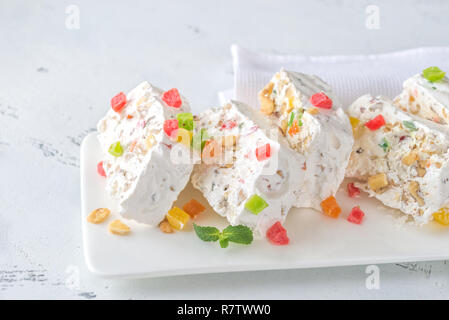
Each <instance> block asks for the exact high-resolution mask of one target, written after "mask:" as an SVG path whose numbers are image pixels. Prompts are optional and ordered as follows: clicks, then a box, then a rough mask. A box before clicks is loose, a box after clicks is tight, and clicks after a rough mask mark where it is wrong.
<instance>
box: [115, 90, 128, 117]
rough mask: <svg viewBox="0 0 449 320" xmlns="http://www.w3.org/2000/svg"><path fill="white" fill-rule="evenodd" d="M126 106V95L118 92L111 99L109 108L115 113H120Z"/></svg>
mask: <svg viewBox="0 0 449 320" xmlns="http://www.w3.org/2000/svg"><path fill="white" fill-rule="evenodd" d="M125 105H126V94H124V93H123V92H120V93H118V94H116V95H115V96H114V98H112V99H111V108H112V110H114V111H115V112H117V113H120V112H121V111H122V110H123V108H124V107H125Z"/></svg>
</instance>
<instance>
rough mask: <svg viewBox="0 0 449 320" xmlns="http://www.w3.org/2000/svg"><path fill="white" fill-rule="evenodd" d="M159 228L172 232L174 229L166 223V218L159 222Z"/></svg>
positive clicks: (164, 231)
mask: <svg viewBox="0 0 449 320" xmlns="http://www.w3.org/2000/svg"><path fill="white" fill-rule="evenodd" d="M159 230H161V231H162V232H163V233H173V232H175V230H174V229H173V228H172V226H171V225H170V223H168V221H167V220H163V221H162V222H161V223H160V224H159Z"/></svg>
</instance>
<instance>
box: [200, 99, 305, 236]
mask: <svg viewBox="0 0 449 320" xmlns="http://www.w3.org/2000/svg"><path fill="white" fill-rule="evenodd" d="M253 111H255V110H252V109H251V108H250V107H248V106H246V105H244V104H242V103H239V102H235V101H233V102H231V103H229V104H227V105H225V106H224V107H221V108H211V109H208V110H206V111H204V112H202V113H200V114H199V115H198V116H196V121H195V127H196V130H198V132H199V130H201V129H202V130H203V135H207V141H208V142H207V144H206V145H205V146H204V149H203V152H202V154H203V157H202V161H201V163H200V164H198V165H196V166H195V168H194V170H193V173H192V184H193V186H194V187H195V188H197V189H199V190H200V191H201V192H202V193H203V195H204V197H205V198H206V199H207V201H208V202H209V204H210V205H211V207H212V208H213V209H214V210H215V211H216V212H217V213H218V214H220V215H221V216H223V217H226V218H227V219H228V221H229V222H230V223H231V224H232V225H238V224H244V225H246V226H248V227H250V228H252V229H253V231H254V233H255V235H256V236H261V235H263V234H264V233H265V232H266V230H267V229H268V228H269V227H270V226H272V225H273V224H274V223H275V222H277V221H280V222H281V223H282V222H283V221H284V219H285V217H286V215H287V213H288V211H289V209H290V207H291V205H292V202H293V198H292V193H291V185H292V184H294V183H296V181H294V180H292V177H290V176H289V163H288V161H287V159H286V158H285V155H283V154H282V153H280V152H279V148H280V145H279V143H278V142H277V141H276V139H271V138H269V137H268V136H267V135H269V132H267V131H266V130H264V129H266V128H261V127H260V126H259V125H258V124H256V123H255V122H254V121H253V120H252V119H251V118H250V117H251V112H253ZM267 145H269V148H270V151H269V152H268V153H263V152H262V153H261V154H265V155H269V157H268V158H267V159H265V157H263V156H262V157H260V158H259V159H258V158H257V156H256V149H258V148H259V147H266V146H267ZM259 150H262V149H259ZM261 154H260V155H261ZM212 155H213V157H212ZM253 195H257V196H260V197H261V198H262V199H263V200H264V201H265V202H266V203H267V205H268V206H267V207H266V208H264V209H263V210H262V211H261V212H259V213H257V214H254V213H252V212H251V211H249V210H247V209H245V203H246V202H247V201H248V200H249V199H250V198H251V197H252V196H253Z"/></svg>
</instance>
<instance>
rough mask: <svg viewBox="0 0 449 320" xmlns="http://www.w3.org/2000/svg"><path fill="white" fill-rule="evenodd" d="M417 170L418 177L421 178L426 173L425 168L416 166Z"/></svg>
mask: <svg viewBox="0 0 449 320" xmlns="http://www.w3.org/2000/svg"><path fill="white" fill-rule="evenodd" d="M417 171H418V177H421V178H422V177H424V176H425V175H426V173H427V171H426V169H424V168H421V167H420V168H418V169H417Z"/></svg>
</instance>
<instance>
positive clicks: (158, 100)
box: [97, 82, 193, 225]
mask: <svg viewBox="0 0 449 320" xmlns="http://www.w3.org/2000/svg"><path fill="white" fill-rule="evenodd" d="M162 94H163V92H162V91H161V90H160V89H158V88H156V87H154V86H152V85H150V84H149V83H148V82H142V83H141V84H140V85H138V86H137V87H136V88H135V89H133V90H131V92H129V93H128V94H127V103H126V106H125V107H124V109H123V110H122V111H121V112H120V113H117V112H115V111H114V110H112V109H110V110H109V111H108V113H107V114H106V116H105V117H104V118H103V119H101V120H100V121H99V122H98V125H97V127H98V131H99V135H98V139H99V141H100V144H101V148H102V150H103V153H104V160H103V167H104V170H105V172H106V190H107V192H108V193H109V194H110V195H111V196H112V197H113V198H116V199H118V200H119V202H120V213H121V215H122V216H123V217H125V218H129V219H133V220H136V221H138V222H141V223H145V224H149V225H157V224H158V223H159V222H160V221H161V220H163V218H164V216H165V214H166V213H167V211H168V210H169V209H170V208H171V206H172V203H173V202H174V201H175V200H176V199H177V197H178V194H179V193H180V192H181V191H182V190H183V189H184V187H185V185H186V184H187V182H188V180H189V177H190V173H191V171H192V169H193V165H192V164H191V163H174V162H173V161H171V158H170V152H171V151H172V149H173V147H175V146H179V145H180V144H179V143H177V142H175V141H173V140H172V138H170V137H168V136H167V134H166V133H165V132H164V129H163V128H164V122H165V120H168V119H174V118H176V115H177V114H178V113H184V112H190V107H189V105H188V103H187V101H186V100H185V98H183V97H181V99H182V105H181V107H179V108H175V107H172V106H169V105H167V104H166V103H165V102H164V101H163V100H162ZM116 142H120V144H121V146H122V148H123V154H122V155H121V156H118V157H116V156H113V155H111V154H110V153H109V152H108V150H109V148H110V146H111V145H112V144H113V143H116Z"/></svg>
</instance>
